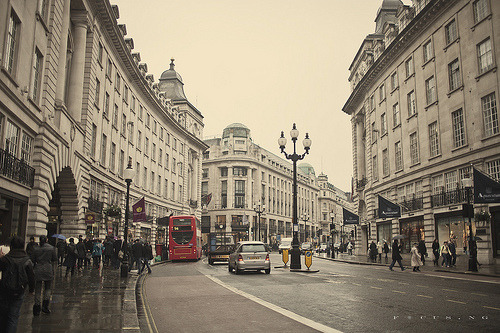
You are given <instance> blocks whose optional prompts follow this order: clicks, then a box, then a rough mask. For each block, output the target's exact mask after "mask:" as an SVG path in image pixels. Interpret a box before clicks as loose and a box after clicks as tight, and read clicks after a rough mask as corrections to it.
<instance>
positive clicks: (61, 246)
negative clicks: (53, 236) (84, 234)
mask: <svg viewBox="0 0 500 333" xmlns="http://www.w3.org/2000/svg"><path fill="white" fill-rule="evenodd" d="M56 248H57V263H58V264H59V266H62V264H63V262H64V256H65V255H66V241H64V240H62V239H59V240H58V241H57V244H56Z"/></svg>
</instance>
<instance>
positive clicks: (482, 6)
mask: <svg viewBox="0 0 500 333" xmlns="http://www.w3.org/2000/svg"><path fill="white" fill-rule="evenodd" d="M472 7H473V9H474V22H475V23H478V22H480V21H482V20H483V19H484V18H485V17H486V16H488V14H489V10H488V0H476V1H474V2H473V3H472Z"/></svg>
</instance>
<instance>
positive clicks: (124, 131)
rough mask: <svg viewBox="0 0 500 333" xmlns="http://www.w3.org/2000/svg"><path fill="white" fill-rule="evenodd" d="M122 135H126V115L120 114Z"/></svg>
mask: <svg viewBox="0 0 500 333" xmlns="http://www.w3.org/2000/svg"><path fill="white" fill-rule="evenodd" d="M122 134H123V135H124V136H125V135H127V115H126V114H125V113H123V114H122Z"/></svg>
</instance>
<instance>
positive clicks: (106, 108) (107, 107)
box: [102, 93, 109, 118]
mask: <svg viewBox="0 0 500 333" xmlns="http://www.w3.org/2000/svg"><path fill="white" fill-rule="evenodd" d="M102 115H103V116H104V117H106V118H108V115H109V94H108V93H106V95H105V98H104V112H103V113H102Z"/></svg>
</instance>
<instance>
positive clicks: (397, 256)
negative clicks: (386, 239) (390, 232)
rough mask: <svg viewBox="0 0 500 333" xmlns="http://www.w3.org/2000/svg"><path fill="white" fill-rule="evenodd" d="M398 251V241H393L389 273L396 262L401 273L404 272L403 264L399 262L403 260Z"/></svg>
mask: <svg viewBox="0 0 500 333" xmlns="http://www.w3.org/2000/svg"><path fill="white" fill-rule="evenodd" d="M400 250H401V249H400V247H399V243H398V240H397V239H395V240H394V243H392V262H391V264H390V265H389V269H390V270H391V271H392V268H393V267H394V265H395V264H396V262H397V263H398V264H399V267H401V271H404V270H405V268H404V267H403V263H402V262H401V260H403V258H402V257H401V254H400Z"/></svg>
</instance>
